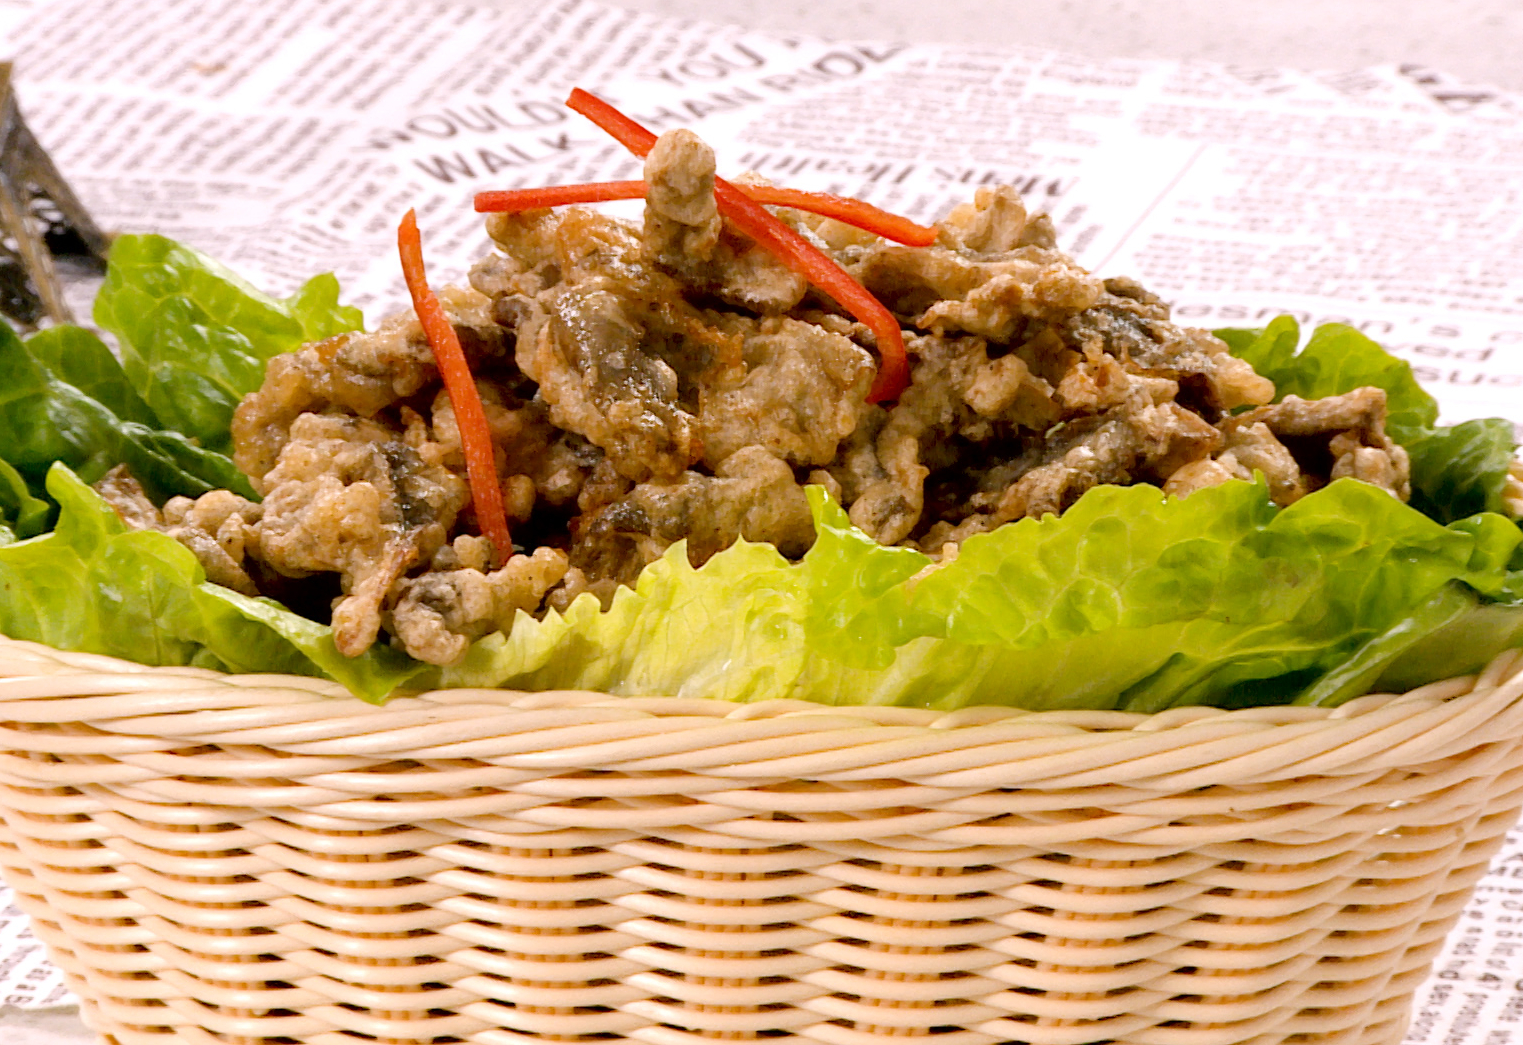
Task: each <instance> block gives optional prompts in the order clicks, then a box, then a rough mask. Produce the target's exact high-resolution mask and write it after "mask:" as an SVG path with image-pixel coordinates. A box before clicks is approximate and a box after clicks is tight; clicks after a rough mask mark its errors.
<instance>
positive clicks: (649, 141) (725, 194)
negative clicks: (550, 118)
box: [566, 87, 910, 403]
mask: <svg viewBox="0 0 1523 1045" xmlns="http://www.w3.org/2000/svg"><path fill="white" fill-rule="evenodd" d="M566 105H567V106H569V107H570V108H571V110H572V111H573V112H579V113H581V114H582V115H583V116H585V117H587V119H589V120H591V121H592V122H593V123H595V124H597V125H598V126H599V127H601V128H602V129H603V130H605V131H607V132H608V133H609V134H610V135H612V136H613V137H614V138H616V139H618V141H619V143H620V144H622V145H623V146H624V147H625V148H626V149H628V150H629V151H630V152H632V153H634V154H635V155H636V156H640V157H644V156H645V155H646V154H647V153H649V152H650V150H651V148H652V147H653V146H654V145H655V144H656V136H655V134H653V133H652V132H651V131H649V130H647V129H646V128H644V127H642V126H640V125H639V124H638V123H636V122H635V121H634V120H631V119H630V118H629V117H628V116H625V115H624V114H623V113H621V112H619V110H617V109H615V108H614V107H613V106H611V105H609V104H608V103H607V102H605V101H603V100H602V99H601V98H595V97H593V96H592V95H590V94H588V93H587V92H586V91H584V90H582V89H581V88H580V87H578V88H576V89H575V90H573V91H572V92H571V97H570V98H568V99H566ZM714 201H715V202H716V203H717V204H718V205H719V212H720V213H721V214H723V215H724V216H725V217H726V218H728V219H729V220H730V222H731V224H733V225H734V226H735V227H736V228H738V229H739V230H740V231H741V232H743V233H745V234H746V235H747V236H750V237H751V238H752V239H754V240H756V242H758V243H760V244H761V245H762V246H764V247H766V248H767V249H768V250H770V251H771V252H772V253H773V255H774V256H776V257H777V259H778V260H779V261H781V262H782V263H783V264H784V265H787V266H788V267H789V268H790V269H792V270H793V271H794V272H797V273H798V274H799V275H801V276H803V277H804V278H805V279H807V280H808V281H809V282H810V283H812V284H813V285H814V286H815V287H817V288H818V289H820V290H823V291H824V292H825V293H827V294H829V295H830V296H831V297H833V298H835V299H836V301H837V302H838V303H839V304H840V306H841V307H842V308H844V309H845V310H846V311H848V312H850V313H851V314H852V315H853V316H855V317H856V318H857V319H858V320H859V321H860V322H861V323H863V324H864V325H865V326H866V327H867V328H868V329H869V330H871V331H872V332H873V335H874V336H875V337H876V339H877V342H878V356H879V358H880V360H881V363H880V365H879V367H878V376H877V377H876V378H875V379H874V380H873V387H872V389H871V390H870V391H869V392H868V393H867V401H868V402H869V403H879V402H883V401H885V400H891V399H897V398H898V397H899V393H900V392H902V391H904V389H905V387H906V386H908V385H909V379H910V368H909V360H908V359H907V358H906V357H905V351H904V335H903V334H902V333H901V332H900V330H899V321H898V320H897V319H895V318H894V316H893V313H891V312H889V310H888V309H886V308H884V307H883V303H882V302H881V301H879V300H878V299H877V298H875V297H873V295H872V294H871V293H870V292H869V291H868V289H867V288H866V287H864V286H863V285H862V284H860V283H858V282H857V281H856V280H855V279H853V278H852V277H851V275H850V274H849V273H848V272H847V271H846V270H845V269H843V268H841V266H839V265H837V264H836V263H835V262H834V261H832V260H831V259H830V258H828V257H826V256H825V254H824V253H822V252H821V251H820V250H818V249H817V248H816V247H815V246H814V245H813V244H811V243H810V242H809V241H808V240H806V239H804V237H802V236H800V235H799V234H798V233H797V232H795V231H794V230H793V229H792V228H790V227H789V226H787V225H785V224H784V223H783V222H782V221H780V220H778V218H777V217H776V216H775V215H773V214H772V213H770V212H769V211H767V210H766V209H765V208H764V207H762V205H761V204H759V203H757V202H756V201H755V200H753V199H751V198H750V197H749V196H747V195H746V194H745V193H743V192H741V191H740V190H739V189H738V188H736V187H735V186H734V185H731V184H730V183H729V182H727V181H725V180H724V179H723V178H715V179H714Z"/></svg>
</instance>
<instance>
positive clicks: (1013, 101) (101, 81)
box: [0, 0, 1523, 1045]
mask: <svg viewBox="0 0 1523 1045" xmlns="http://www.w3.org/2000/svg"><path fill="white" fill-rule="evenodd" d="M6 56H12V57H14V58H15V60H16V62H17V78H18V82H19V91H20V97H21V98H22V100H23V106H24V110H25V112H26V114H27V118H28V120H29V122H30V123H31V125H32V126H33V128H34V130H35V131H36V132H37V134H38V135H39V137H40V138H41V139H42V141H43V142H44V144H45V145H46V146H47V147H48V148H49V149H50V150H51V151H52V154H53V156H54V158H55V160H56V162H57V163H58V165H59V166H60V168H61V169H62V170H63V172H64V173H65V175H66V176H67V177H68V178H69V179H70V180H71V182H72V183H73V185H74V187H75V189H76V191H77V192H78V193H79V195H80V196H81V197H82V198H83V200H84V201H85V203H86V204H87V205H88V206H89V207H90V208H91V209H92V211H93V212H94V214H95V216H96V218H97V219H98V220H99V221H101V222H102V224H104V225H105V226H106V227H108V228H111V229H116V230H131V231H147V230H153V231H158V232H163V233H165V234H167V235H170V236H174V237H176V238H178V239H181V240H183V241H186V242H188V243H190V244H192V245H194V246H196V247H199V248H200V249H202V250H205V251H207V252H208V253H210V254H213V255H214V256H216V257H218V258H219V259H221V260H222V261H224V262H225V263H227V264H229V265H230V266H232V267H233V268H235V269H237V270H238V271H240V272H242V273H243V274H244V275H245V276H247V277H248V278H249V279H250V280H251V281H252V282H254V283H256V284H257V285H260V286H261V287H263V288H265V289H267V290H269V291H271V292H273V293H277V294H286V293H290V292H291V291H292V290H294V289H295V287H296V286H297V285H298V283H299V282H300V280H301V279H302V278H303V277H304V276H306V275H308V274H311V273H313V272H316V271H321V270H329V269H331V270H333V271H335V272H337V274H338V276H339V278H340V280H341V282H342V284H343V286H344V287H345V290H346V296H347V298H348V299H349V300H350V301H352V302H353V303H355V304H358V305H361V306H362V307H364V308H365V310H366V312H367V314H368V315H369V317H370V319H371V320H375V319H377V318H379V317H380V316H381V315H382V314H384V313H386V312H388V311H390V310H393V309H395V308H397V307H399V306H400V305H401V304H402V303H403V302H404V301H405V294H404V292H403V290H402V285H401V280H400V276H399V275H398V273H397V265H396V263H395V261H394V258H393V250H394V245H393V244H394V240H393V235H394V233H393V230H394V228H395V223H396V221H397V219H398V217H399V215H400V214H401V213H402V212H403V211H404V210H405V209H406V208H408V207H415V208H416V209H417V210H418V214H419V220H420V223H421V225H422V227H423V228H424V230H425V237H426V238H425V246H426V250H427V253H428V257H429V261H430V265H431V267H432V270H433V277H434V279H435V281H436V282H445V281H448V280H459V279H461V278H463V276H464V273H465V270H466V268H467V267H468V265H469V263H470V261H471V260H472V259H473V258H475V257H478V256H480V255H481V254H482V253H484V252H485V251H486V249H487V241H486V237H485V235H484V234H483V233H482V231H481V223H480V220H479V217H478V216H477V215H475V214H474V213H472V210H471V206H470V201H471V198H472V196H473V194H474V193H475V192H477V191H479V190H481V189H485V188H513V187H521V186H526V185H544V184H560V183H567V182H575V181H591V180H604V179H615V178H628V177H634V176H638V173H637V172H638V170H639V167H638V163H637V162H636V161H634V160H632V159H631V158H630V157H629V156H628V155H627V154H626V153H624V152H623V150H622V149H620V148H618V147H616V146H613V145H610V144H609V143H608V141H607V140H606V139H605V138H604V137H603V135H602V134H601V133H600V132H598V131H596V130H595V129H594V128H592V127H591V126H590V125H589V124H587V123H586V122H585V121H583V120H581V118H580V117H577V116H575V115H573V114H571V113H570V112H569V111H568V110H566V109H565V107H564V105H563V104H562V101H563V99H564V97H565V94H566V92H567V90H568V89H569V88H570V87H571V86H573V85H580V86H583V87H587V88H590V89H595V90H596V91H597V92H598V93H600V94H602V95H603V96H605V97H607V98H609V99H610V100H612V101H614V102H616V103H618V104H620V105H622V106H624V107H626V108H627V109H628V110H629V111H630V112H631V114H632V115H634V116H635V117H636V118H637V119H640V120H641V121H642V122H644V123H646V124H647V125H649V126H651V127H653V128H655V129H657V130H663V129H667V128H670V127H674V126H679V125H684V126H690V127H693V128H695V129H696V130H698V131H699V132H700V133H701V134H702V135H704V136H705V137H706V138H707V139H708V140H709V141H710V142H711V143H712V144H713V145H714V146H715V147H716V149H717V151H718V152H719V155H720V157H721V159H722V164H723V167H724V169H726V170H727V171H735V172H739V171H742V170H748V169H749V170H756V171H758V172H760V173H762V174H764V175H766V176H768V177H769V178H772V179H773V180H775V181H777V182H780V183H786V184H789V185H793V186H797V187H800V188H806V189H819V190H826V191H832V192H837V193H842V194H846V195H853V196H859V197H862V198H864V199H867V200H869V201H871V202H874V203H877V204H879V205H881V206H884V207H887V208H890V209H893V210H896V211H900V212H902V213H905V214H907V215H909V216H911V217H915V218H919V219H922V220H932V219H934V218H936V217H938V216H939V215H941V214H943V213H945V211H946V210H947V209H948V208H949V207H950V206H951V205H953V204H954V203H955V202H958V201H960V200H963V199H966V198H968V197H969V196H970V195H971V194H972V193H973V192H974V191H975V190H976V189H977V187H979V186H981V185H990V184H995V183H1000V182H1007V183H1012V184H1015V185H1017V186H1018V187H1019V188H1020V189H1021V190H1022V192H1023V193H1024V194H1025V196H1026V199H1027V201H1028V204H1029V205H1030V206H1031V208H1032V209H1033V210H1045V211H1048V212H1049V213H1050V214H1051V215H1052V218H1053V220H1054V222H1055V224H1056V226H1057V228H1058V230H1059V236H1060V242H1061V244H1062V245H1063V246H1064V247H1065V248H1066V249H1068V250H1069V251H1070V252H1072V253H1073V254H1075V255H1076V256H1077V257H1078V258H1079V260H1080V261H1081V262H1082V263H1084V264H1085V265H1087V266H1088V267H1090V268H1092V269H1095V270H1096V271H1098V272H1099V273H1101V274H1102V275H1116V274H1131V275H1136V276H1137V277H1139V278H1140V279H1141V280H1142V281H1143V282H1144V283H1145V284H1146V285H1148V286H1149V287H1150V288H1151V289H1153V290H1155V291H1157V292H1159V293H1161V294H1163V295H1164V296H1165V297H1166V298H1168V299H1169V300H1170V301H1171V302H1172V304H1173V305H1174V310H1175V316H1176V317H1177V318H1178V319H1180V320H1182V321H1184V322H1187V323H1190V324H1193V325H1200V326H1207V327H1215V326H1231V325H1239V326H1255V325H1262V324H1263V323H1264V322H1265V321H1267V320H1268V319H1269V318H1271V317H1272V316H1274V315H1278V314H1280V313H1281V312H1287V311H1288V312H1291V313H1293V314H1295V315H1296V316H1297V317H1298V318H1300V319H1301V320H1302V322H1303V325H1305V324H1314V323H1317V322H1324V321H1334V320H1336V321H1342V322H1347V323H1351V324H1353V325H1355V326H1357V327H1359V328H1360V329H1362V330H1365V331H1366V332H1368V333H1369V334H1371V335H1372V336H1374V337H1376V338H1377V339H1378V340H1380V341H1382V342H1383V343H1385V344H1386V345H1387V346H1389V347H1390V348H1391V349H1392V350H1393V351H1395V352H1397V353H1399V354H1400V355H1402V356H1404V357H1406V358H1407V359H1409V360H1410V361H1411V362H1412V364H1413V365H1414V367H1415V368H1416V372H1417V375H1418V378H1419V380H1421V381H1422V382H1423V384H1424V385H1425V386H1426V387H1427V388H1428V389H1429V391H1431V392H1432V393H1433V394H1434V396H1435V397H1436V398H1437V399H1438V401H1439V403H1440V407H1441V411H1442V416H1443V419H1444V420H1445V421H1446V422H1451V423H1452V422H1458V421H1462V420H1466V419H1469V418H1473V417H1483V416H1497V415H1500V416H1505V417H1508V418H1509V419H1510V420H1512V421H1513V422H1514V424H1515V425H1519V426H1520V431H1523V392H1520V390H1523V99H1520V98H1519V97H1518V96H1515V95H1512V94H1509V93H1506V92H1500V91H1496V90H1492V89H1489V88H1485V87H1476V86H1473V85H1468V84H1465V83H1464V82H1462V81H1459V80H1456V79H1454V78H1452V77H1449V76H1446V75H1444V74H1442V73H1439V72H1435V71H1432V70H1426V69H1413V68H1403V69H1396V68H1372V69H1366V70H1358V71H1355V72H1348V73H1338V74H1329V75H1317V74H1307V73H1300V72H1293V71H1287V70H1275V69H1240V68H1228V67H1222V66H1213V65H1201V64H1181V63H1178V62H1170V61H1127V60H1113V59H1107V60H1095V59H1087V58H1082V57H1077V56H1073V55H1064V54H1056V53H1052V52H1047V51H1038V50H1022V49H1003V50H988V51H971V50H968V49H966V48H958V47H950V46H939V45H913V46H905V45H894V44H883V43H878V42H840V41H826V40H819V39H813V38H807V37H784V36H778V35H769V34H762V33H754V32H749V31H745V30H741V29H738V28H735V27H721V26H714V25H708V24H704V23H695V22H685V21H676V20H667V19H659V18H654V17H651V16H648V15H643V14H635V13H631V12H627V11H622V10H619V9H617V8H613V7H607V6H603V5H600V4H598V3H594V2H591V0H552V2H549V3H537V4H527V5H524V6H523V7H521V8H510V7H507V6H503V7H484V6H482V7H468V6H463V5H458V4H440V3H417V2H413V0H349V2H339V0H295V2H293V3H290V4H288V5H286V6H285V7H284V8H283V9H281V10H276V9H274V8H272V7H268V6H264V5H249V4H238V3H234V2H230V0H172V2H163V3H158V4H152V5H144V4H141V3H138V2H137V0H32V2H28V0H0V57H6ZM615 206H616V207H617V206H621V205H615ZM624 206H627V205H624ZM87 293H88V288H80V290H79V291H78V294H79V296H78V298H77V300H78V301H80V302H84V303H87V301H88V298H87V297H86V296H85V295H86V294H87ZM80 312H81V314H82V315H84V316H87V315H88V310H87V307H81V308H80ZM7 901H8V893H7V892H6V891H5V890H4V888H3V887H0V1002H3V1004H4V1005H10V1006H16V1007H20V1008H35V1007H46V1006H51V1005H57V1004H59V1003H60V1002H62V1001H64V1000H66V998H67V995H66V993H65V992H64V988H63V986H62V983H61V980H60V979H59V978H58V976H57V974H56V973H54V972H52V971H51V970H50V969H49V968H48V967H47V966H46V965H45V964H44V963H43V961H42V960H41V958H40V955H39V951H38V948H37V945H36V943H35V941H33V940H32V939H31V938H30V934H29V933H28V932H27V930H26V927H25V923H24V920H22V919H20V918H19V917H18V912H17V909H16V908H15V907H14V906H11V907H7V906H5V905H6V903H7ZM0 1020H3V1016H0ZM1407 1040H1408V1042H1410V1043H1412V1045H1428V1043H1433V1045H1440V1043H1441V1045H1481V1043H1483V1042H1484V1045H1511V1043H1514V1042H1517V1043H1519V1045H1523V833H1520V832H1517V831H1515V832H1513V833H1511V834H1509V836H1508V840H1507V843H1506V845H1505V847H1504V849H1503V851H1502V853H1501V854H1500V855H1499V856H1498V857H1497V859H1496V861H1495V862H1494V864H1493V865H1492V868H1491V870H1490V872H1489V873H1488V874H1487V876H1486V878H1485V879H1484V880H1483V881H1482V882H1481V884H1480V886H1479V888H1478V889H1477V891H1476V894H1475V898H1474V900H1473V901H1472V902H1471V904H1470V906H1469V907H1467V908H1466V910H1465V912H1464V915H1463V917H1462V918H1461V920H1460V923H1459V925H1458V926H1457V927H1456V929H1455V931H1454V933H1453V934H1452V936H1451V938H1450V941H1449V943H1448V945H1447V947H1446V948H1445V950H1444V951H1443V952H1442V954H1441V955H1440V956H1439V958H1438V959H1437V962H1436V965H1435V976H1434V977H1433V978H1432V979H1431V980H1430V981H1429V983H1428V984H1427V985H1426V986H1425V987H1424V988H1423V989H1422V991H1421V992H1420V994H1419V997H1418V1001H1417V1004H1416V1007H1415V1010H1414V1021H1413V1025H1412V1029H1411V1032H1410V1034H1409V1035H1408V1039H1407Z"/></svg>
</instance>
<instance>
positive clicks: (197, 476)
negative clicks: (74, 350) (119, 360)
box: [0, 325, 255, 536]
mask: <svg viewBox="0 0 1523 1045" xmlns="http://www.w3.org/2000/svg"><path fill="white" fill-rule="evenodd" d="M81 333H82V334H83V333H84V332H81ZM38 336H39V337H43V335H38ZM66 337H69V336H68V335H66V334H59V335H51V336H49V337H44V345H45V346H46V345H50V344H51V345H53V346H54V348H56V347H57V346H58V344H59V343H60V342H62V341H63V340H64V339H65V338H66ZM85 337H86V338H88V337H89V335H85ZM33 340H35V338H33V339H31V340H28V341H26V342H23V341H22V340H21V339H20V338H18V337H17V336H16V334H15V333H14V332H13V331H12V330H11V328H10V327H9V326H3V325H0V458H3V459H4V460H5V461H6V463H7V464H8V465H9V466H10V469H11V470H14V471H15V472H16V473H18V474H19V475H20V476H21V477H22V479H23V480H25V482H26V485H27V487H28V488H29V490H30V492H31V495H32V496H33V497H34V498H37V499H41V495H42V493H43V482H44V477H45V476H46V474H47V471H48V469H49V468H50V467H52V465H53V463H54V462H55V461H61V462H63V463H64V464H66V465H68V466H69V467H70V468H72V469H74V470H75V471H77V472H79V473H80V474H81V475H82V476H83V477H84V479H85V481H86V482H94V481H95V480H97V479H99V478H100V477H101V476H102V475H104V474H105V473H106V472H107V471H109V470H110V469H111V468H113V467H114V466H116V465H118V464H126V465H127V466H128V467H129V468H131V469H132V474H133V475H134V476H136V477H137V479H138V481H139V482H141V483H142V484H143V487H144V488H145V489H146V490H147V491H148V492H149V494H150V496H153V497H154V498H156V499H157V500H159V501H163V500H164V499H166V498H168V497H171V496H173V495H175V494H183V495H185V496H188V497H195V496H198V495H200V494H203V493H205V492H207V491H208V490H215V489H229V490H234V491H236V492H238V493H241V494H243V495H244V496H246V497H250V498H253V497H254V496H255V494H254V491H253V488H252V487H250V486H249V482H248V479H247V478H246V477H245V476H244V475H243V473H242V472H240V471H238V469H237V468H236V467H235V466H234V465H233V462H232V461H231V460H229V459H228V458H226V457H224V456H223V455H221V454H218V453H215V452H212V451H209V450H205V449H202V448H201V447H200V446H197V445H196V444H195V443H194V442H192V441H191V440H189V439H187V438H186V437H185V436H183V435H181V434H180V433H178V432H170V431H163V430H158V429H153V428H149V427H148V426H146V425H143V424H139V423H137V422H135V421H124V420H122V419H121V418H120V417H118V416H117V415H116V414H115V413H113V412H112V411H111V410H110V409H108V408H107V407H106V406H105V404H103V403H101V402H100V401H99V400H96V399H93V398H91V397H90V396H88V395H86V394H85V393H84V392H83V391H81V390H80V389H79V388H76V387H75V386H74V385H72V384H69V383H67V382H65V381H62V380H60V379H59V378H58V377H57V376H55V374H54V373H53V372H52V371H50V370H49V368H48V367H46V366H44V365H43V363H41V362H39V361H38V359H37V358H36V357H34V356H33V354H32V352H31V344H32V341H33ZM69 340H71V341H76V342H78V341H82V340H83V339H78V338H69ZM84 343H86V344H88V342H84ZM48 351H51V350H48ZM44 358H47V355H46V354H45V355H44ZM18 532H20V531H18ZM24 535H25V534H24V533H23V536H24Z"/></svg>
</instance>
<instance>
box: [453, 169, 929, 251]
mask: <svg viewBox="0 0 1523 1045" xmlns="http://www.w3.org/2000/svg"><path fill="white" fill-rule="evenodd" d="M735 187H736V188H737V189H739V190H740V191H741V192H743V193H745V194H746V195H747V196H750V197H751V198H752V199H753V200H755V201H756V202H757V203H760V204H762V205H764V206H767V207H792V208H793V209H795V210H806V211H809V212H810V213H811V214H820V215H823V216H825V217H827V218H834V219H836V220H837V221H840V222H844V223H845V224H847V225H852V226H855V227H856V228H859V229H862V230H863V231H864V232H871V233H872V234H873V235H875V236H882V237H883V238H884V239H887V240H893V241H894V242H895V243H903V244H905V245H907V246H911V247H929V246H930V245H931V244H932V243H935V242H936V230H935V229H933V228H931V227H930V226H928V225H917V224H916V223H915V222H913V221H911V220H910V219H908V218H905V217H901V216H900V215H898V214H891V213H889V212H888V211H886V210H882V209H880V208H878V207H874V206H873V205H872V204H871V203H864V202H863V201H862V200H854V199H851V198H850V197H848V196H837V195H834V194H833V193H829V192H805V191H804V190H802V189H785V188H781V187H779V186H776V185H736V186H735ZM645 191H646V185H645V182H643V181H592V182H586V183H584V184H581V185H549V186H546V187H544V188H537V189H497V190H493V191H490V192H478V193H477V194H476V211H477V213H480V214H502V213H508V214H516V213H518V212H520V211H525V210H537V209H539V208H540V207H564V206H567V205H568V204H575V203H606V202H608V201H610V200H638V199H643V198H644V196H645Z"/></svg>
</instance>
